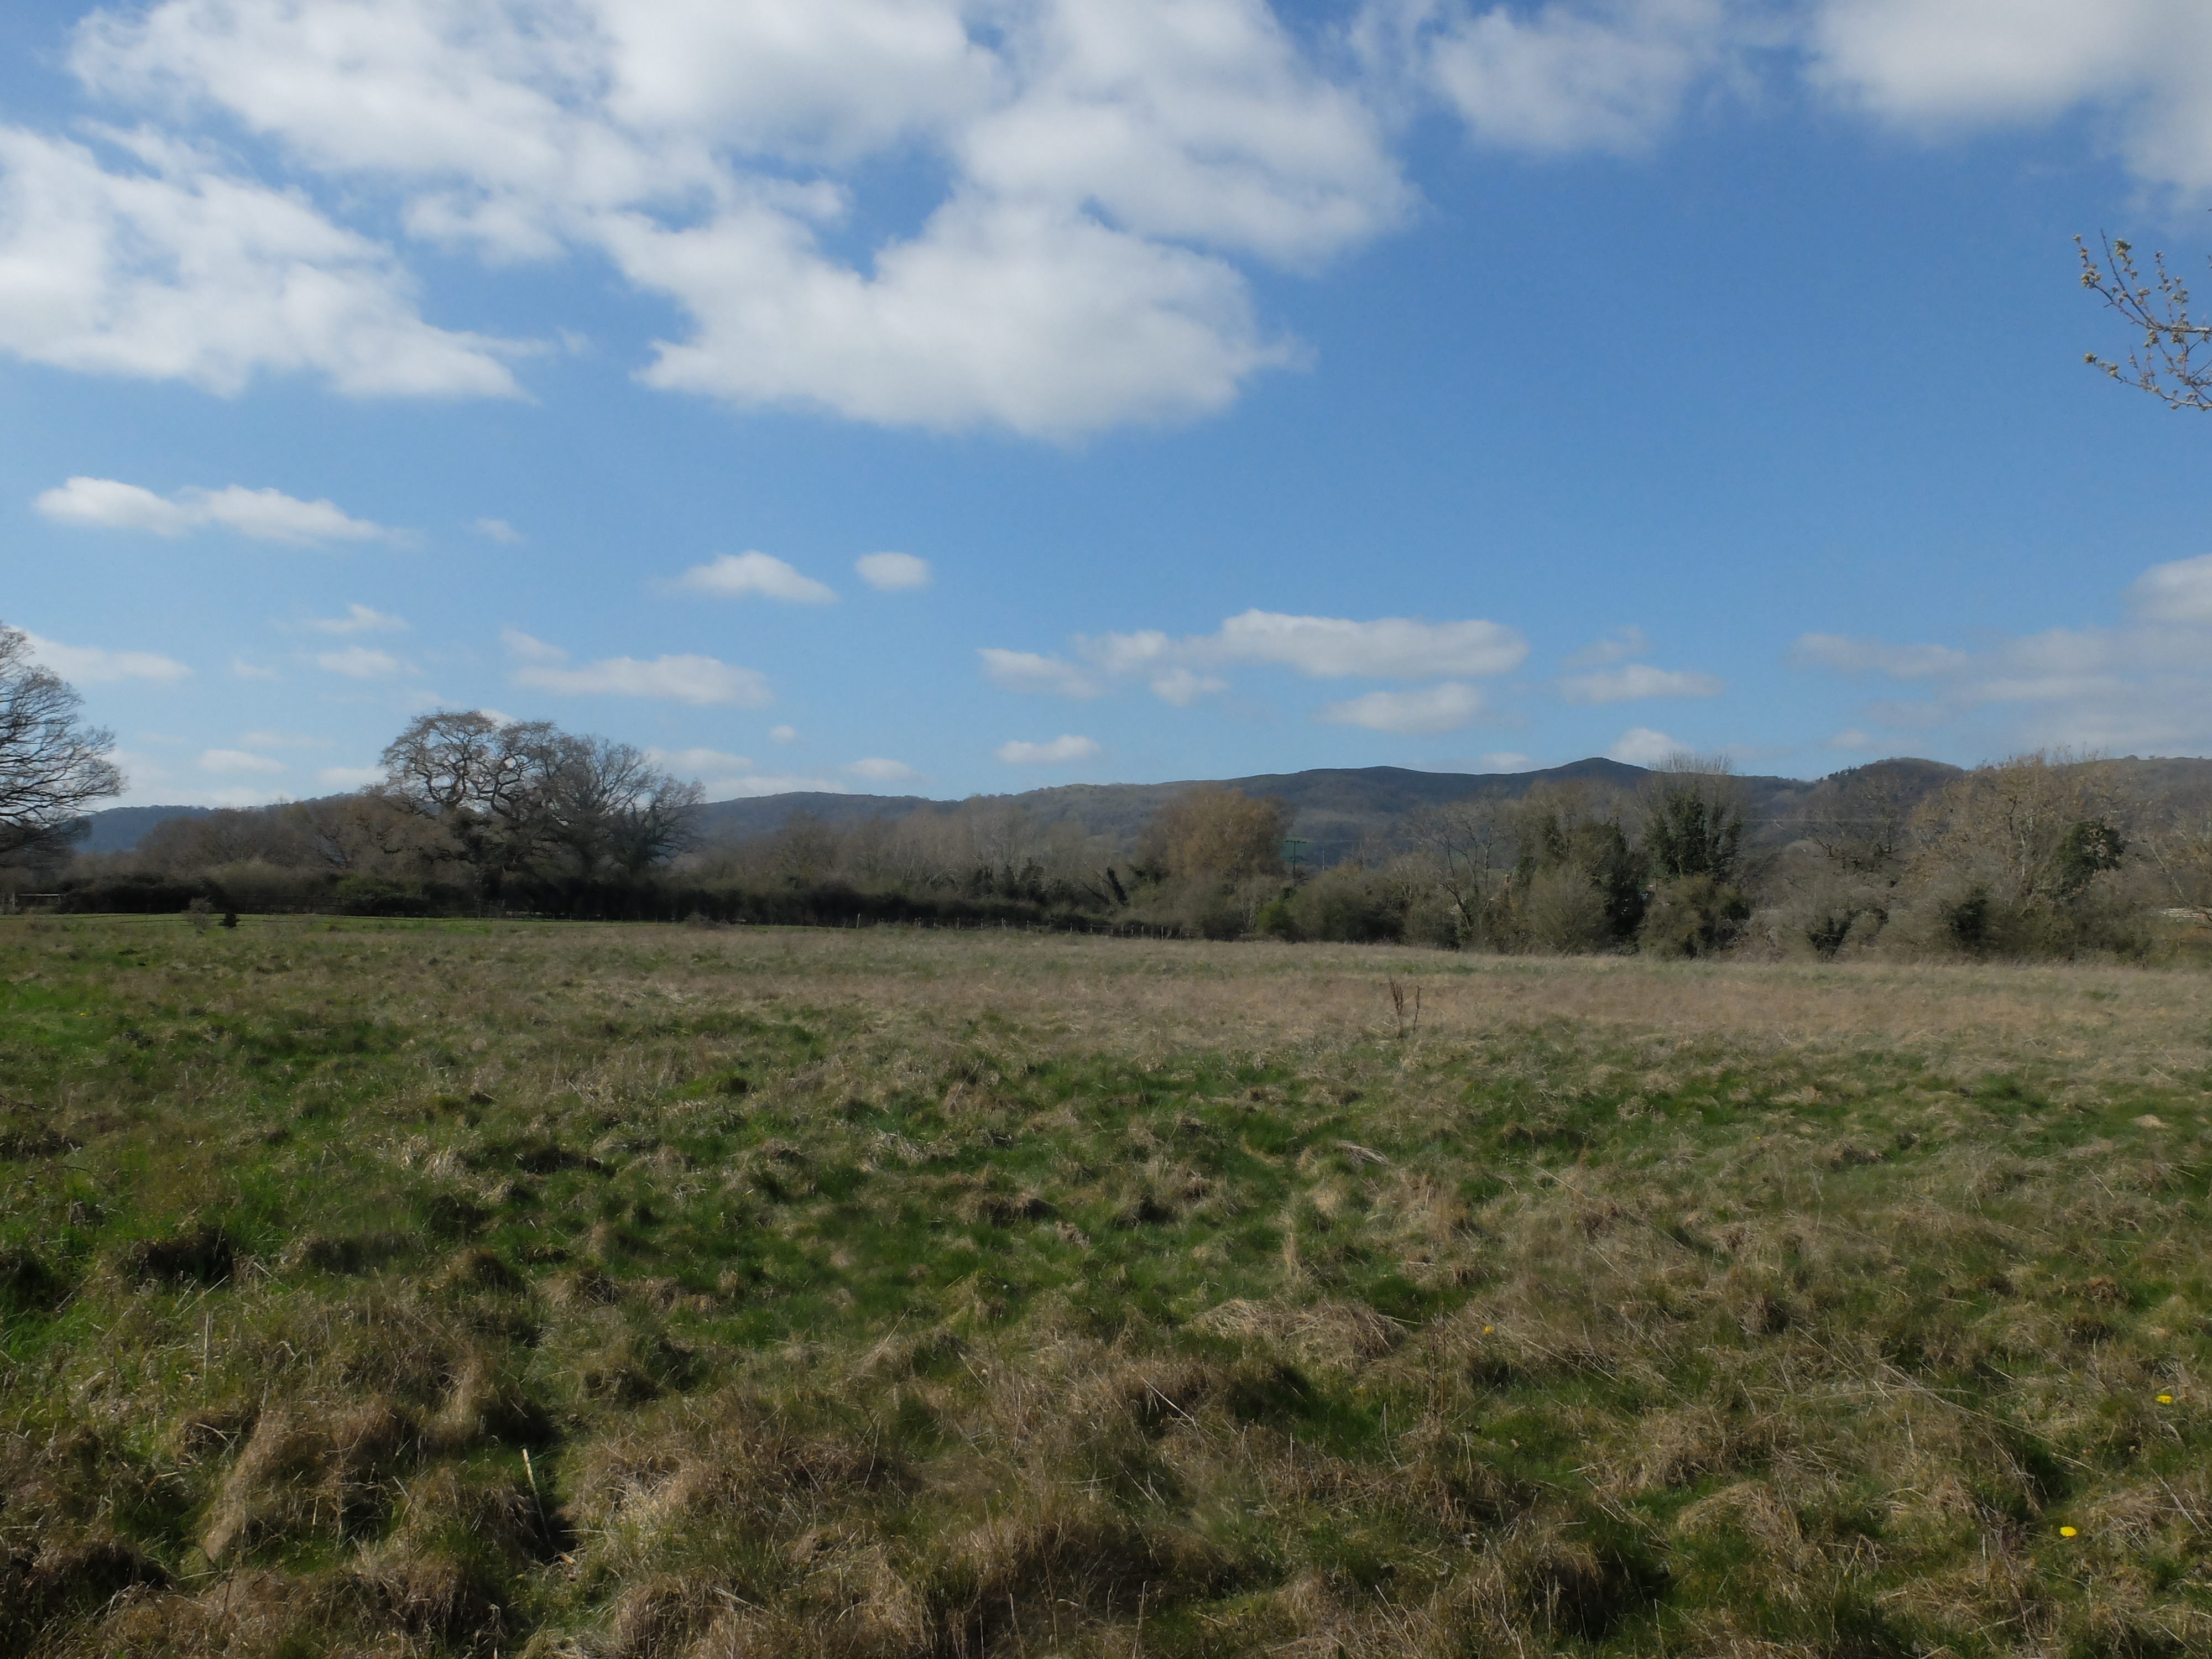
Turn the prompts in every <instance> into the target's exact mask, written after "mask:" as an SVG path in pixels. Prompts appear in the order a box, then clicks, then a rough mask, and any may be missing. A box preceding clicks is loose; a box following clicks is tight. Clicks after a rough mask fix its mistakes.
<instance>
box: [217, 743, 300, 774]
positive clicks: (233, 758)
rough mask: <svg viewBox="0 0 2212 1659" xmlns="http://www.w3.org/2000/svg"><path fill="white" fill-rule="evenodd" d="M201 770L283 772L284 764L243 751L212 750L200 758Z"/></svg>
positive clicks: (264, 756)
mask: <svg viewBox="0 0 2212 1659" xmlns="http://www.w3.org/2000/svg"><path fill="white" fill-rule="evenodd" d="M200 769H201V770H202V771H204V772H222V773H226V774H228V773H236V772H281V771H283V769H284V763H283V762H282V761H280V760H271V759H270V757H268V756H266V755H255V754H250V753H248V752H247V751H246V750H243V749H210V750H205V751H204V752H203V753H202V754H201V756H200Z"/></svg>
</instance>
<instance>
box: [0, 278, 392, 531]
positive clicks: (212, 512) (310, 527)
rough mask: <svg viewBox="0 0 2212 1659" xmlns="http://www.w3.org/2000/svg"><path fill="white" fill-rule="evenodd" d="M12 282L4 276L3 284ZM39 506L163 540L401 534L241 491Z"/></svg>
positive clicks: (92, 485) (81, 489) (99, 487)
mask: <svg viewBox="0 0 2212 1659" xmlns="http://www.w3.org/2000/svg"><path fill="white" fill-rule="evenodd" d="M0 270H4V264H0ZM4 281H5V277H4V276H0V283H4ZM32 504H33V506H34V507H37V508H38V510H39V511H40V513H43V514H45V515H46V517H47V518H49V519H52V520H54V521H55V522H56V523H58V524H69V525H78V526H86V527H90V528H97V529H102V530H139V531H146V532H151V533H152V534H154V535H156V536H181V535H184V534H185V532H188V531H193V530H200V529H204V528H206V527H207V526H211V525H212V526H219V527H220V528H222V529H225V530H234V531H236V532H238V533H239V534H240V535H241V536H249V537H251V538H253V539H254V540H256V541H263V542H284V543H288V544H291V545H293V546H295V547H306V546H310V545H313V544H315V543H317V542H368V541H387V540H390V539H392V537H393V535H394V533H395V532H392V531H390V530H387V529H386V528H385V527H384V526H382V525H379V524H372V523H370V522H369V521H368V520H366V519H356V518H351V517H349V516H348V515H347V514H346V513H343V512H341V511H339V510H338V508H337V505H336V504H335V503H333V502H331V501H301V499H300V498H299V497H298V496H296V495H285V494H284V493H283V491H282V490H278V489H246V488H245V487H244V486H242V485H240V484H232V485H230V486H228V488H226V489H196V488H195V489H182V490H179V491H178V492H177V494H176V495H156V494H155V492H154V491H152V490H150V489H144V488H143V487H142V486H140V485H138V484H131V483H122V482H120V481H119V480H118V479H114V478H83V477H79V478H71V479H70V480H69V481H68V482H67V483H64V484H61V485H60V486H58V488H56V489H48V490H45V491H42V492H41V493H40V495H39V496H38V498H37V499H36V500H35V501H33V503H32Z"/></svg>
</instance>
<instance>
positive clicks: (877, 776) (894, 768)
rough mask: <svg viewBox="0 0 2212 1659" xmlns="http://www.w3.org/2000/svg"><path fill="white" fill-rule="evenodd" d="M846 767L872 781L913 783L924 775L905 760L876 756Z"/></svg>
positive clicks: (856, 774)
mask: <svg viewBox="0 0 2212 1659" xmlns="http://www.w3.org/2000/svg"><path fill="white" fill-rule="evenodd" d="M845 769H846V770H847V771H848V772H849V773H851V774H852V775H854V777H856V778H861V779H865V780H866V781H868V782H870V783H912V782H914V781H916V780H917V779H919V778H920V777H921V773H920V772H917V771H916V770H915V769H914V768H913V767H911V766H908V764H907V763H905V762H904V761H895V760H881V759H876V758H871V759H867V760H856V761H854V762H852V763H850V764H848V766H847V767H846V768H845Z"/></svg>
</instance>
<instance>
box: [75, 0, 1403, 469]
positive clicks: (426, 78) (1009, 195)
mask: <svg viewBox="0 0 2212 1659" xmlns="http://www.w3.org/2000/svg"><path fill="white" fill-rule="evenodd" d="M73 61H74V64H75V67H76V70H77V73H78V74H79V76H81V77H82V79H83V80H84V81H85V82H87V83H88V85H89V86H91V87H92V88H94V90H96V91H98V92H100V93H101V94H104V95H106V96H107V97H109V98H112V99H114V100H121V101H123V102H125V103H131V104H137V105H138V106H143V107H146V108H149V109H161V110H166V109H168V108H171V107H174V106H177V105H179V104H180V103H181V104H198V105H201V106H214V107H216V108H218V109H220V110H222V111H223V112H225V113H227V114H228V116H229V117H230V118H232V119H233V120H234V121H236V122H238V123H239V124H240V125H243V126H244V127H245V128H246V129H247V130H248V131H252V132H253V133H255V134H257V135H258V136H260V137H262V138H264V140H266V141H268V142H269V143H270V144H271V145H272V146H273V147H274V148H275V149H277V150H278V151H279V153H280V154H281V155H283V157H284V158H285V159H286V160H287V161H289V162H290V163H292V164H293V165H294V166H295V167H301V168H306V169H310V170H313V171H314V172H316V173H320V174H323V175H325V176H327V177H330V178H332V179H338V180H341V181H344V182H349V183H350V182H352V181H355V180H368V181H373V182H374V183H376V184H379V185H382V186H383V187H385V188H386V190H388V191H392V192H393V193H395V194H396V195H397V196H398V197H399V200H400V216H401V218H402V219H403V221H404V223H405V224H406V225H407V227H408V228H409V230H410V233H411V234H414V235H415V236H416V237H419V238H422V239H425V240H436V241H440V242H443V243H447V244H451V245H456V246H463V247H474V248H476V249H477V250H478V251H480V252H482V253H483V255H484V256H485V257H486V258H489V259H491V260H493V261H495V262H496V261H511V260H516V259H548V258H557V257H560V256H562V254H563V253H565V252H568V251H569V250H573V249H584V250H590V251H592V252H598V253H600V254H603V255H605V256H606V257H608V258H611V259H612V261H613V262H614V264H615V265H616V267H617V269H618V270H620V271H621V272H622V273H623V275H624V276H625V277H626V278H627V279H628V280H629V282H630V283H632V284H633V285H634V286H635V287H636V288H638V289H643V290H647V291H649V292H653V293H657V294H660V295H667V296H669V297H671V298H672V299H673V300H675V301H677V303H678V305H679V306H680V307H682V309H683V310H684V313H686V316H687V319H688V327H687V329H686V330H685V331H684V334H683V336H682V337H679V338H677V339H673V340H669V341H664V342H661V343H658V344H657V345H656V346H655V348H654V356H653V361H652V362H651V363H650V364H649V365H648V366H647V368H646V369H645V371H644V378H645V379H646V380H647V381H648V382H649V383H651V384H653V385H656V386H664V387H668V388H671V389H679V390H685V391H690V392H700V393H702V394H705V395H708V396H711V397H714V398H723V399H726V400H728V401H731V402H733V403H737V404H745V405H756V404H784V405H788V406H793V407H799V408H806V409H817V410H828V411H831V412H834V413H836V414H839V415H842V416H847V417H848V418H854V419H860V420H866V421H874V422H886V423H890V424H896V425H913V426H921V427H930V428H952V427H968V426H997V427H1001V428H1009V429H1012V430H1014V431H1017V432H1022V433H1027V434H1033V435H1040V436H1046V437H1054V438H1064V437H1073V436H1076V435H1081V434H1083V433H1086V432H1091V431H1095V430H1097V429H1099V428H1103V427H1107V426H1111V425H1115V424H1117V423H1121V422H1128V421H1151V420H1176V419H1185V418H1188V417H1191V416H1198V415H1203V414H1206V413H1207V412H1210V411H1212V410H1218V409H1219V408H1221V407H1222V406H1224V405H1225V404H1227V403H1228V402H1230V401H1231V400H1232V399H1233V398H1235V397H1236V396H1237V393H1238V392H1239V391H1240V390H1241V388H1242V386H1243V384H1244V383H1245V382H1246V381H1247V380H1249V378H1250V377H1251V376H1252V375H1254V374H1257V373H1259V372H1261V371H1262V370H1264V369H1266V368H1271V367H1274V366H1278V365H1282V364H1286V363H1290V362H1295V361H1297V356H1298V351H1297V348H1296V347H1295V346H1294V345H1292V344H1291V343H1287V342H1285V341H1281V340H1279V339H1276V338H1273V337H1271V336H1270V335H1269V333H1268V331H1267V330H1266V329H1265V328H1264V327H1262V326H1261V325H1260V324H1259V323H1258V322H1257V320H1256V319H1255V316H1254V314H1253V309H1252V305H1251V298H1250V293H1249V284H1248V281H1247V278H1246V276H1245V275H1244V272H1243V270H1242V269H1241V268H1240V265H1239V264H1238V261H1240V260H1254V261H1259V262H1261V263H1265V264H1275V265H1279V266H1288V267H1292V268H1302V267H1305V266H1309V265H1311V264H1316V263H1317V262H1319V261H1321V260H1323V259H1326V258H1328V257H1330V256H1331V255H1333V254H1334V253H1336V252H1340V250H1342V249H1345V248H1346V247H1350V246H1357V245H1358V244H1359V243H1361V242H1363V241H1364V240H1368V239H1370V238H1371V237H1373V236H1375V235H1376V234H1379V233H1380V232H1382V231H1383V230H1385V229H1388V228H1390V227H1391V226H1393V225H1395V224H1397V223H1399V222H1402V221H1403V220H1404V218H1405V217H1406V216H1407V212H1408V210H1409V209H1410V207H1411V205H1412V201H1413V195H1412V192H1411V191H1410V190H1409V189H1408V188H1407V186H1406V185H1405V184H1404V182H1403V179H1402V178H1401V171H1400V167H1399V164H1398V162H1397V161H1396V159H1395V156H1394V155H1392V153H1391V151H1390V148H1389V144H1388V143H1387V142H1386V137H1385V134H1384V132H1383V126H1382V124H1381V122H1380V121H1379V120H1378V119H1377V118H1376V115H1375V113H1374V112H1373V111H1372V110H1371V109H1370V106H1369V101H1368V100H1366V99H1365V98H1364V96H1363V95H1362V94H1361V92H1360V90H1359V89H1358V88H1354V87H1351V86H1347V85H1344V84H1340V83H1339V82H1336V81H1334V80H1333V79H1331V78H1330V77H1329V76H1328V75H1327V74H1325V73H1323V72H1322V69H1321V68H1320V67H1319V66H1318V65H1317V64H1316V60H1315V58H1314V56H1313V55H1312V54H1311V53H1310V52H1308V51H1307V50H1306V49H1304V47H1303V46H1301V44H1300V42H1299V40H1298V39H1297V36H1296V35H1295V34H1294V33H1292V32H1291V30H1289V29H1286V28H1285V27H1284V26H1283V24H1282V23H1281V21H1279V18H1278V17H1277V15H1276V14H1275V11H1274V10H1273V8H1271V7H1269V6H1267V5H1262V4H1256V3H1253V0H1121V3H1119V4H1117V5H1115V6H1114V7H1112V8H1110V9H1102V8H1100V7H1098V6H1097V5H1095V4H1089V3H1083V0H1017V3H1013V4H1010V5H1006V6H1002V7H994V8H992V9H990V10H989V11H988V13H987V15H978V14H976V13H975V9H974V8H973V7H972V6H969V5H967V4H964V3H963V0H811V3H810V4H808V5H806V6H805V7H800V8H791V7H782V8H777V7H769V6H725V7H709V6H697V5H687V6H661V7H641V6H637V5H635V4H630V3H626V0H574V3H568V4H554V3H550V0H513V3H511V4H507V5H503V6H501V7H497V8H486V7H483V6H479V5H474V4H468V3H463V0H408V3H404V4H401V5H396V6H395V5H389V4H385V5H370V4H367V3H363V0H307V3H299V0H166V3H158V4H155V5H152V6H150V7H148V8H146V9H143V10H135V11H132V12H131V13H128V14H125V13H121V12H110V13H100V14H95V15H94V18H93V19H92V20H90V21H88V22H87V23H86V24H85V25H83V26H82V27H81V28H80V31H79V34H78V42H77V47H76V52H75V55H74V60H73ZM917 152H919V153H924V154H927V155H930V156H931V158H932V159H933V161H941V162H942V163H943V165H944V167H945V175H946V176H945V185H944V194H943V197H942V199H941V201H940V202H939V204H938V205H937V206H936V208H935V210H933V211H932V212H929V213H928V214H927V215H926V216H925V218H924V221H923V222H922V224H921V227H920V228H918V229H917V230H916V231H915V232H914V233H913V234H909V235H905V236H901V237H894V238H892V239H890V240H885V241H884V242H881V243H879V244H878V245H877V246H873V247H872V248H867V249H865V250H849V249H847V248H845V247H843V246H841V245H842V243H843V242H844V240H846V239H845V238H844V236H843V234H842V233H843V231H844V228H845V224H846V222H847V218H848V214H849V210H850V206H851V195H852V185H853V181H854V179H855V178H856V177H857V176H859V174H860V173H861V171H862V170H863V169H864V168H866V167H868V166H869V165H870V164H871V163H872V162H875V161H878V160H879V159H880V158H883V157H885V156H892V157H897V156H902V155H910V154H914V153H917ZM302 210H304V207H303V209H302ZM825 233H826V234H825ZM375 252H376V250H375V249H374V247H373V246H364V248H363V250H362V252H359V253H358V254H357V255H356V260H357V261H368V262H371V263H372V264H373V263H374V253H375ZM374 269H375V270H378V271H379V272H380V273H381V274H386V275H387V276H389V275H390V274H391V273H390V272H389V270H388V267H387V266H385V265H382V264H374ZM472 349H477V352H478V355H480V356H481V355H483V349H484V348H483V347H481V346H477V347H475V348H472Z"/></svg>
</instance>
